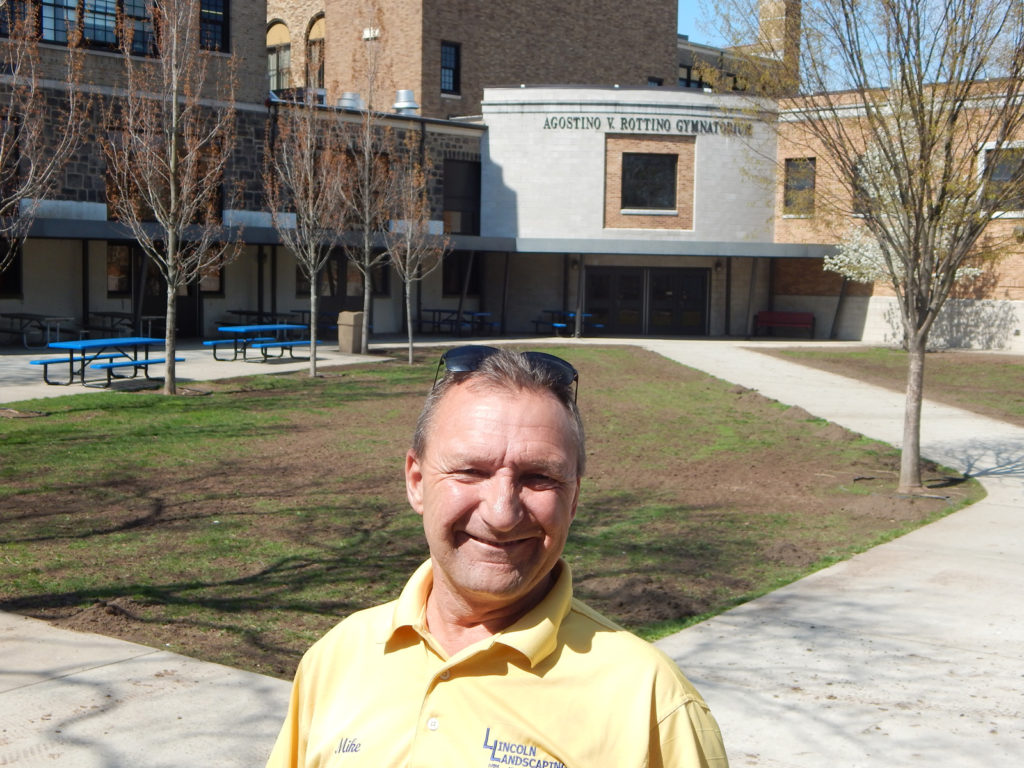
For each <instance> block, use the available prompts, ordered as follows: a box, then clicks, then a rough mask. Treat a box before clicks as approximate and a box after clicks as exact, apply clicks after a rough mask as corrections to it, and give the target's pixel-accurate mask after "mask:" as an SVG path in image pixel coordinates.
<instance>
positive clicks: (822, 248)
mask: <svg viewBox="0 0 1024 768" xmlns="http://www.w3.org/2000/svg"><path fill="white" fill-rule="evenodd" d="M452 244H453V246H454V247H455V248H456V249H457V250H467V251H498V252H505V253H551V254H566V253H573V254H588V253H594V254H598V253H599V254H606V255H623V256H625V255H629V256H706V257H711V258H722V259H728V258H755V259H757V258H760V259H814V258H819V259H820V258H823V257H824V256H826V255H828V254H830V253H832V251H833V250H834V246H831V245H823V244H818V243H810V244H805V243H769V242H714V241H713V242H698V241H693V240H646V239H639V238H614V239H613V238H578V237H573V238H559V237H472V236H468V235H457V236H455V237H454V238H453V240H452Z"/></svg>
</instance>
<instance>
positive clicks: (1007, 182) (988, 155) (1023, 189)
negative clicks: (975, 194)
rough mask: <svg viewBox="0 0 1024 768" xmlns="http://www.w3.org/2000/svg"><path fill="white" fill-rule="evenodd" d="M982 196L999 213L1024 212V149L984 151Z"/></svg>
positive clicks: (1012, 148)
mask: <svg viewBox="0 0 1024 768" xmlns="http://www.w3.org/2000/svg"><path fill="white" fill-rule="evenodd" d="M985 171H986V172H987V173H988V179H987V180H986V181H985V190H984V196H985V199H986V200H987V201H989V202H990V205H992V206H995V209H996V210H999V211H1021V210H1024V147H1002V148H1000V149H988V150H985Z"/></svg>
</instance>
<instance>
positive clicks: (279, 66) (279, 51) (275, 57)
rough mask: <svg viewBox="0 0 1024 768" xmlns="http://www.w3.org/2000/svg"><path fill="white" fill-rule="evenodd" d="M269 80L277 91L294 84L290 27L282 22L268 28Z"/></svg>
mask: <svg viewBox="0 0 1024 768" xmlns="http://www.w3.org/2000/svg"><path fill="white" fill-rule="evenodd" d="M267 80H268V81H269V87H270V90H271V91H275V92H276V91H283V90H284V89H285V88H291V85H292V44H291V39H290V37H289V35H288V27H286V26H285V25H284V24H281V23H277V24H271V25H270V29H268V30H267Z"/></svg>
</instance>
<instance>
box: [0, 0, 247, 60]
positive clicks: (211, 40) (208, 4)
mask: <svg viewBox="0 0 1024 768" xmlns="http://www.w3.org/2000/svg"><path fill="white" fill-rule="evenodd" d="M153 2H154V0H40V2H39V16H38V21H37V22H36V28H37V32H38V34H39V37H40V39H41V40H43V41H45V42H48V43H59V44H67V42H68V31H69V30H71V29H77V30H78V31H79V32H80V33H81V35H82V40H83V41H84V43H85V44H86V45H87V46H90V47H93V48H117V47H118V46H119V45H120V43H121V38H120V28H119V24H118V20H119V19H123V20H124V23H125V26H126V27H128V28H130V29H131V30H132V53H136V54H140V55H150V54H152V53H153V52H154V44H155V37H154V32H153V18H152V17H153V14H152V7H153ZM18 5H22V3H19V4H18ZM5 7H6V6H5ZM7 34H8V29H7V25H5V24H3V23H0V35H3V36H6V35H7ZM199 35H200V37H199V40H200V43H199V44H200V46H201V47H202V48H204V49H205V50H208V51H227V50H228V47H229V46H228V0H200V3H199Z"/></svg>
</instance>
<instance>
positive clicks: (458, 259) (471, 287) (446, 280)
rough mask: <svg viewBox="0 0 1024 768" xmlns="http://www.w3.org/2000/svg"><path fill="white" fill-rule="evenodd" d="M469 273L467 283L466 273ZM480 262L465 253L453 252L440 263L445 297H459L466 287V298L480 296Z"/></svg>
mask: <svg viewBox="0 0 1024 768" xmlns="http://www.w3.org/2000/svg"><path fill="white" fill-rule="evenodd" d="M467 271H469V283H468V284H467V283H466V272H467ZM480 284H481V281H480V260H479V259H474V258H473V254H471V253H469V252H467V251H455V252H454V253H452V254H451V255H450V256H448V257H447V258H446V259H445V260H444V261H442V262H441V285H442V291H443V293H444V295H445V296H452V297H454V296H461V295H462V287H463V286H464V285H465V286H466V295H467V296H479V295H480Z"/></svg>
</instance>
